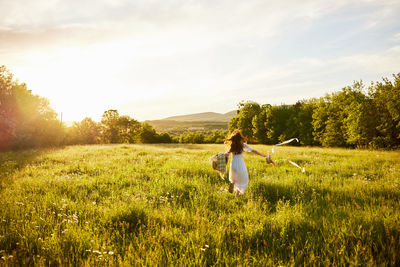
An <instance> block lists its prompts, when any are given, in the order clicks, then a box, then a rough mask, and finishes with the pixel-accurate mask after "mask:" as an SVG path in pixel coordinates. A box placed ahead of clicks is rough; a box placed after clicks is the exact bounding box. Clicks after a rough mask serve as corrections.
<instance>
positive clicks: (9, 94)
mask: <svg viewBox="0 0 400 267" xmlns="http://www.w3.org/2000/svg"><path fill="white" fill-rule="evenodd" d="M57 117H58V115H57V113H56V112H55V111H54V110H53V109H51V108H50V104H49V101H48V100H47V99H45V98H43V97H40V96H38V95H34V94H32V91H31V90H28V89H27V86H26V84H25V83H19V82H18V81H16V80H14V78H13V75H12V74H11V73H10V72H9V71H8V70H7V69H6V68H5V67H4V66H1V67H0V130H1V131H0V149H10V148H29V147H42V146H56V145H59V144H60V143H61V141H62V139H63V137H64V134H65V132H64V128H63V126H62V124H61V122H60V121H59V120H58V119H57Z"/></svg>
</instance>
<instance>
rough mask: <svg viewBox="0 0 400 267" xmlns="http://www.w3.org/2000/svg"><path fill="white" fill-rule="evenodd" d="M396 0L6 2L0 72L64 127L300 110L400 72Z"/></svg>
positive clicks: (0, 0)
mask: <svg viewBox="0 0 400 267" xmlns="http://www.w3.org/2000/svg"><path fill="white" fill-rule="evenodd" d="M399 14H400V1H399V0H364V1H363V0H359V1H354V0H349V1H346V0H326V1H324V0H302V1H298V0H282V1H276V0H274V1H269V0H249V1H242V0H240V1H234V0H204V1H201V0H196V1H194V0H136V1H131V0H35V1H32V0H0V65H5V66H6V67H7V68H8V69H9V70H10V71H11V72H12V73H13V74H14V75H15V76H16V77H17V78H18V79H19V81H21V82H25V83H26V84H27V85H28V88H29V89H31V90H32V91H33V93H35V94H39V95H41V96H43V97H46V98H48V99H49V100H50V103H51V105H52V106H53V108H54V109H55V110H56V111H57V112H58V113H61V112H62V113H63V120H64V121H72V120H81V119H83V118H84V117H91V118H93V119H95V120H99V119H100V118H101V115H102V114H103V112H104V111H105V110H108V109H118V111H119V113H120V114H124V115H125V114H126V115H129V116H131V117H133V118H135V119H138V120H141V121H142V120H146V119H160V118H165V117H168V116H173V115H182V114H189V113H197V112H207V111H213V112H221V113H225V112H228V111H231V110H234V109H235V108H236V106H237V104H238V103H239V102H240V101H241V100H254V101H256V102H258V103H260V104H265V103H269V104H281V103H286V104H293V103H295V102H296V101H297V100H301V99H309V98H312V97H320V96H324V95H325V94H326V93H330V92H334V91H338V90H340V89H341V88H342V87H345V86H348V85H351V84H352V83H353V81H354V80H360V79H361V80H363V81H364V83H365V84H367V85H368V84H369V83H370V82H371V81H378V80H381V79H382V77H389V78H390V77H391V74H393V73H398V72H400V19H399Z"/></svg>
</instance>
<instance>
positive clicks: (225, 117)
mask: <svg viewBox="0 0 400 267" xmlns="http://www.w3.org/2000/svg"><path fill="white" fill-rule="evenodd" d="M235 115H236V110H233V111H230V112H227V113H224V114H221V113H216V112H202V113H195V114H188V115H180V116H172V117H168V118H165V119H163V120H169V121H188V122H189V121H212V122H229V121H230V119H231V118H232V117H233V116H235Z"/></svg>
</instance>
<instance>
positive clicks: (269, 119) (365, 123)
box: [0, 66, 400, 150]
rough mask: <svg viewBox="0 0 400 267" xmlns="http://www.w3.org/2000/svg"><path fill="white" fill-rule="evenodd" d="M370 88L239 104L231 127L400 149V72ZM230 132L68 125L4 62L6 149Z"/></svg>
mask: <svg viewBox="0 0 400 267" xmlns="http://www.w3.org/2000/svg"><path fill="white" fill-rule="evenodd" d="M393 77H394V79H393V81H391V80H389V79H387V78H384V79H383V81H382V82H376V83H372V84H371V85H370V86H368V87H367V88H366V87H365V86H364V85H363V84H362V83H361V82H355V83H354V84H353V85H352V86H348V87H345V88H343V89H342V90H341V91H339V92H335V93H332V94H328V95H326V96H325V97H321V98H318V99H317V98H315V99H310V100H303V101H299V102H297V103H296V104H294V105H269V104H264V105H260V104H258V103H256V102H242V103H239V106H238V111H237V115H236V116H235V117H233V118H232V119H231V121H230V122H229V125H228V130H229V131H232V130H233V129H236V128H239V129H241V130H242V133H243V135H244V136H245V137H246V138H247V139H248V140H249V141H250V142H256V143H262V144H276V143H278V142H281V141H284V140H287V139H290V138H294V137H297V138H299V139H300V142H301V144H303V145H318V146H319V145H322V146H327V147H332V146H337V147H370V148H398V147H400V73H399V74H397V75H393ZM227 133H228V131H226V130H209V131H195V132H185V133H182V134H180V135H172V134H170V133H167V132H165V133H158V132H157V131H156V130H154V128H153V127H152V126H151V125H150V124H148V123H142V122H139V121H137V120H135V119H133V118H131V117H129V116H120V115H119V114H118V111H117V110H108V111H105V112H104V114H103V116H102V119H101V121H100V122H95V121H93V120H92V119H91V118H85V119H83V120H82V121H81V122H76V123H74V124H73V125H72V126H71V127H66V126H65V125H63V124H62V123H61V121H60V120H59V119H58V115H57V113H56V112H55V111H54V110H52V109H51V108H50V105H49V102H48V100H47V99H45V98H43V97H40V96H37V95H34V94H32V92H31V91H30V90H28V89H27V86H26V84H25V83H19V82H18V81H17V80H16V79H14V77H13V75H12V74H11V73H10V72H9V71H8V70H7V69H6V67H4V66H0V150H7V149H20V148H31V147H46V146H59V145H72V144H113V143H223V141H224V139H225V137H226V135H227Z"/></svg>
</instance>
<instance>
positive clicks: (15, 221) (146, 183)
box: [0, 145, 400, 266]
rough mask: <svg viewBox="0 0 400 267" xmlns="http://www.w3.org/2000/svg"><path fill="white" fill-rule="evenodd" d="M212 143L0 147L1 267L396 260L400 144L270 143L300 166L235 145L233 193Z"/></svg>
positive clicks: (398, 248) (371, 262)
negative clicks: (371, 147)
mask: <svg viewBox="0 0 400 267" xmlns="http://www.w3.org/2000/svg"><path fill="white" fill-rule="evenodd" d="M254 147H255V148H256V149H258V150H260V151H264V152H266V151H268V150H270V149H271V147H268V146H261V145H258V146H257V145H256V146H254ZM223 150H224V146H223V145H103V146H72V147H66V148H63V149H55V150H29V151H20V152H10V153H1V154H0V164H1V165H0V179H1V180H0V182H1V183H0V205H1V207H2V208H1V209H0V258H1V259H0V263H1V264H0V265H3V264H10V265H16V264H18V265H27V264H31V265H33V264H35V265H54V264H62V265H68V264H74V265H96V264H101V265H104V264H108V265H111V266H113V265H118V266H119V265H128V264H135V265H142V264H143V265H155V264H165V265H172V266H175V265H236V264H240V265H252V264H255V265H260V266H265V265H274V266H276V265H290V264H296V265H300V264H307V265H312V264H316V265H380V264H382V265H400V253H399V251H400V180H399V170H400V153H399V152H376V151H364V150H343V149H320V148H301V147H279V148H277V149H276V151H275V152H276V156H275V158H278V159H279V158H287V159H291V160H294V161H296V162H297V163H299V164H301V165H303V166H305V168H306V172H305V173H301V172H300V171H299V169H297V168H295V167H294V166H292V165H290V164H287V163H286V162H284V161H278V162H277V166H276V167H272V166H271V165H266V164H265V162H264V161H263V159H262V158H261V157H258V156H256V155H253V154H246V155H245V156H244V157H245V161H246V164H247V166H248V169H249V174H250V183H249V187H248V189H247V191H246V193H245V195H243V196H240V197H238V198H235V197H234V196H233V195H231V194H229V193H228V192H226V189H227V188H228V184H227V182H226V181H224V180H222V179H220V178H219V176H218V175H217V173H215V172H214V171H213V170H212V169H211V167H210V163H209V160H208V159H209V157H210V156H211V155H213V154H215V153H216V152H220V151H223Z"/></svg>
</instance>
